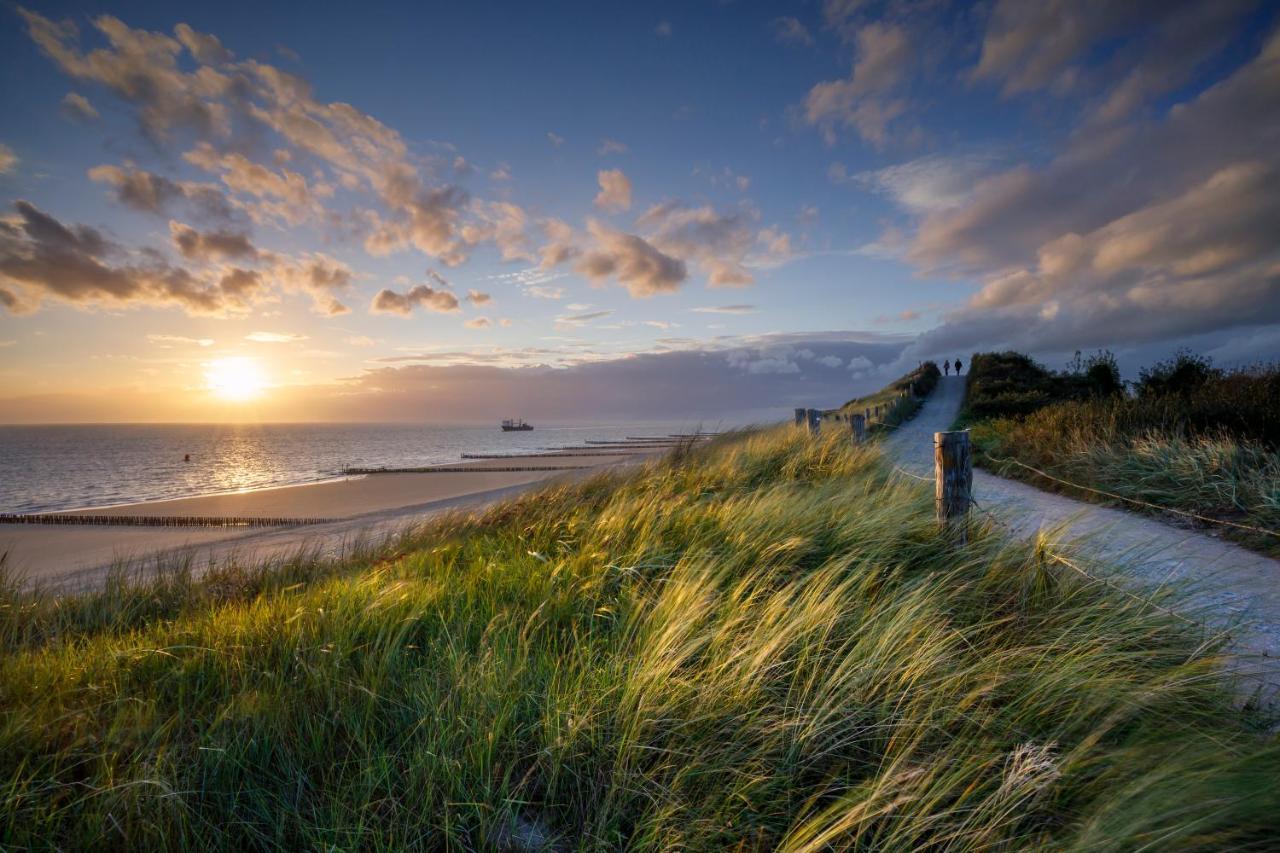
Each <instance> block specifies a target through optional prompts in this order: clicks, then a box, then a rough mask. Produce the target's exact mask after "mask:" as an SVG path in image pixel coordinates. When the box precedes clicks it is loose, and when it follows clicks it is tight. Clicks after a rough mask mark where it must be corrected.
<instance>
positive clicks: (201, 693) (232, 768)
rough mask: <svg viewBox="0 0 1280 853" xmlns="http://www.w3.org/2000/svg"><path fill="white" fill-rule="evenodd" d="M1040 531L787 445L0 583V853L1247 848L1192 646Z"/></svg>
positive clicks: (1221, 682)
mask: <svg viewBox="0 0 1280 853" xmlns="http://www.w3.org/2000/svg"><path fill="white" fill-rule="evenodd" d="M1053 547H1054V546H1051V545H1049V544H1048V543H1047V542H1036V543H1021V542H1011V541H1009V540H1007V539H1005V538H1003V535H1002V534H1001V533H1000V532H999V531H998V530H996V529H994V528H990V527H985V526H982V525H981V524H978V523H975V528H974V529H973V531H972V532H971V534H970V536H969V537H968V542H967V544H964V545H956V544H955V543H953V542H951V541H948V538H947V537H945V536H944V535H942V534H940V533H939V531H938V530H937V528H936V526H935V524H934V521H933V506H932V495H931V492H930V490H929V488H928V487H926V486H922V485H921V484H919V483H917V482H916V481H913V480H907V479H904V478H901V477H898V476H895V475H894V474H893V473H892V471H891V469H890V467H889V466H888V465H887V464H885V463H883V462H882V461H881V459H880V457H879V453H878V450H877V449H876V446H875V445H874V444H871V445H862V446H860V447H856V448H855V447H853V446H852V445H851V442H849V441H847V436H846V435H835V434H832V435H828V436H826V437H825V438H818V439H812V438H810V437H809V436H808V435H806V434H805V433H804V431H801V430H794V429H785V430H783V429H779V430H774V431H769V432H764V433H757V434H751V435H739V436H731V437H727V438H724V439H721V440H719V441H717V442H716V443H714V444H713V445H712V446H710V447H706V448H699V449H693V450H688V451H686V452H684V453H683V454H681V456H680V458H676V459H671V460H667V461H664V462H662V463H654V464H652V465H650V466H648V467H645V468H643V469H641V470H638V471H634V472H632V473H629V474H626V475H622V474H615V475H612V476H600V477H597V478H596V479H593V480H590V481H588V482H585V483H581V484H577V485H571V486H561V487H556V488H548V489H545V490H543V491H541V492H539V493H536V494H532V495H530V496H528V497H526V498H523V499H520V500H517V501H514V502H511V503H507V504H504V505H501V506H498V507H496V508H494V509H492V510H491V511H488V512H487V513H485V514H484V515H482V516H480V517H478V518H474V519H467V518H463V517H453V518H449V519H445V520H443V521H438V522H436V523H433V524H431V525H430V526H427V527H424V528H422V529H420V530H417V531H415V532H413V533H412V534H410V535H407V536H406V537H404V538H402V539H400V540H398V541H395V542H392V543H388V544H387V545H386V546H383V547H380V548H373V549H370V550H368V551H367V552H366V553H364V554H362V555H358V556H356V557H353V558H351V559H348V560H344V561H341V562H324V561H318V560H314V559H309V558H307V557H305V556H300V557H299V558H298V559H296V560H294V561H291V562H290V563H288V564H286V565H282V566H276V567H273V568H264V569H249V568H243V567H236V566H226V567H223V568H221V569H219V570H217V571H214V572H212V573H210V574H208V575H206V576H205V577H203V578H200V579H197V578H194V577H193V576H192V575H191V573H190V572H188V571H184V570H182V569H181V568H175V569H171V570H169V571H168V572H166V573H164V574H163V575H162V576H160V577H158V578H155V579H152V580H148V581H145V582H140V583H137V584H129V583H127V582H126V581H125V579H124V578H117V579H116V580H115V581H114V582H113V583H111V584H110V585H109V586H108V587H107V588H106V589H105V590H104V591H101V592H97V593H92V594H86V595H81V596H75V597H67V598H53V597H48V596H41V595H38V594H28V593H23V592H21V591H20V590H19V588H18V587H17V585H16V584H14V583H10V584H9V585H8V587H7V588H6V589H5V590H4V591H3V593H2V594H0V846H3V847H6V848H26V847H41V848H50V847H58V848H112V847H114V848H119V847H126V846H127V847H133V848H141V849H148V848H160V847H166V848H188V849H200V850H205V849H211V848H213V849H236V850H240V849H246V848H285V849H297V848H308V849H333V848H341V849H350V848H362V847H377V848H402V847H415V846H417V847H433V848H437V847H456V848H462V849H475V848H503V847H507V848H524V849H529V848H537V847H549V846H552V845H553V844H554V845H559V846H561V847H563V848H582V849H615V848H619V847H630V848H635V849H664V850H665V849H672V848H677V849H678V848H694V849H721V848H739V849H741V848H750V849H772V848H781V849H787V850H820V849H831V848H850V847H858V848H867V849H883V850H906V849H922V848H930V849H942V848H946V849H966V850H967V849H978V848H996V849H1018V850H1034V849H1044V850H1050V849H1051V850H1063V849H1090V850H1093V849H1115V850H1129V849H1138V848H1152V849H1153V848H1158V849H1162V850H1168V849H1210V848H1213V849H1221V848H1249V847H1253V848H1257V849H1261V848H1263V847H1265V846H1267V845H1268V844H1269V843H1271V842H1273V841H1274V839H1275V837H1276V832H1277V829H1280V827H1278V826H1277V815H1280V786H1277V785H1275V779H1276V778H1278V776H1277V774H1280V745H1278V744H1277V743H1276V741H1275V739H1274V737H1268V736H1266V735H1265V734H1263V733H1262V732H1263V731H1264V730H1265V727H1266V726H1268V725H1271V724H1272V723H1273V721H1271V720H1266V719H1261V718H1254V717H1252V716H1251V715H1249V714H1242V713H1241V712H1240V711H1238V710H1236V709H1234V708H1233V700H1234V696H1233V693H1232V691H1231V686H1230V685H1229V684H1228V683H1227V680H1226V678H1225V677H1224V675H1223V674H1222V672H1221V669H1220V664H1221V660H1220V658H1219V657H1218V653H1219V651H1220V649H1221V638H1217V639H1214V638H1210V639H1206V637H1205V636H1203V634H1202V632H1201V631H1200V630H1199V629H1197V628H1195V627H1192V626H1189V625H1188V624H1187V623H1185V622H1183V621H1180V620H1178V619H1175V618H1174V617H1172V616H1170V615H1168V614H1167V612H1166V611H1165V610H1164V609H1162V608H1161V607H1158V606H1157V607H1152V606H1150V605H1148V604H1147V603H1144V602H1143V601H1139V600H1136V599H1134V598H1132V597H1128V596H1125V595H1123V594H1121V593H1120V592H1119V591H1118V590H1116V589H1115V588H1114V587H1112V586H1110V585H1107V584H1104V583H1100V582H1097V581H1094V580H1092V579H1091V578H1089V577H1086V576H1082V575H1081V574H1079V573H1076V572H1074V571H1070V570H1068V569H1067V568H1065V567H1062V566H1061V565H1059V564H1058V563H1057V562H1056V561H1054V560H1051V559H1049V557H1050V556H1051V549H1052V548H1053ZM1085 565H1086V569H1087V570H1092V571H1094V572H1099V571H1102V570H1101V569H1100V568H1098V567H1092V566H1088V565H1087V564H1085ZM1161 595H1162V596H1167V595H1168V593H1167V592H1166V593H1162V594H1161ZM1161 600H1163V599H1161Z"/></svg>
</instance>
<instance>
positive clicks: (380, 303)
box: [369, 284, 458, 317]
mask: <svg viewBox="0 0 1280 853" xmlns="http://www.w3.org/2000/svg"><path fill="white" fill-rule="evenodd" d="M415 306H416V307H419V308H425V309H427V310H429V311H440V312H450V311H457V310H458V297H456V296H454V295H453V294H452V293H450V292H449V291H447V290H436V289H435V288H433V287H431V286H430V285H427V284H419V285H416V286H414V287H411V288H409V290H407V291H406V292H404V293H397V292H396V291H394V290H389V289H386V288H384V289H382V290H379V291H378V293H377V295H376V296H374V297H373V302H372V304H370V306H369V310H370V311H371V312H372V313H374V314H399V315H401V316H402V317H408V316H409V315H410V314H412V313H413V309H414V307H415Z"/></svg>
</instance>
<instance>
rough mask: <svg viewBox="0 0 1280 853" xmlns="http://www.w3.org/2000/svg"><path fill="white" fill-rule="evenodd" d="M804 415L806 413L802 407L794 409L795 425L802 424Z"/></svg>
mask: <svg viewBox="0 0 1280 853" xmlns="http://www.w3.org/2000/svg"><path fill="white" fill-rule="evenodd" d="M806 417H808V415H806V414H805V410H804V409H796V426H804V423H805V418H806Z"/></svg>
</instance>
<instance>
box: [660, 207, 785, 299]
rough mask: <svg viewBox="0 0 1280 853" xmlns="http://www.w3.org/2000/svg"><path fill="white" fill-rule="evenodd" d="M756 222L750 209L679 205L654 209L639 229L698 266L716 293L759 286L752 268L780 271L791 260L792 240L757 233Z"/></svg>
mask: <svg viewBox="0 0 1280 853" xmlns="http://www.w3.org/2000/svg"><path fill="white" fill-rule="evenodd" d="M757 217H758V214H757V213H756V212H755V211H754V210H753V209H751V208H744V209H741V210H740V211H739V212H737V213H720V212H719V211H717V210H715V209H714V208H712V207H711V206H709V205H703V206H700V207H690V206H688V205H686V204H684V203H683V202H678V201H676V202H667V203H665V204H659V205H654V206H653V207H651V208H649V209H648V210H647V211H645V213H644V215H643V216H641V217H640V219H639V220H638V222H637V224H638V225H640V227H641V229H642V230H643V231H644V232H645V234H646V235H647V239H648V240H649V242H651V243H652V244H653V245H654V246H655V247H657V248H658V249H660V250H661V251H663V252H665V253H666V254H668V255H671V256H673V257H676V258H679V259H681V260H684V261H691V262H693V263H696V264H697V266H698V268H699V270H700V271H702V272H703V273H704V274H705V275H706V276H707V283H708V284H709V285H710V286H711V287H742V286H745V285H748V284H751V283H752V282H753V281H754V280H755V278H754V276H753V275H752V273H751V271H750V269H749V267H751V266H772V265H776V264H778V263H782V262H784V261H785V260H787V259H788V258H789V257H790V255H791V239H790V236H789V235H787V234H784V233H783V232H781V231H779V230H778V229H776V228H764V229H758V228H757V227H756V222H755V220H756V218H757Z"/></svg>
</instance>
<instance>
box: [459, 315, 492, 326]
mask: <svg viewBox="0 0 1280 853" xmlns="http://www.w3.org/2000/svg"><path fill="white" fill-rule="evenodd" d="M462 325H464V326H466V327H467V328H468V329H487V328H489V327H490V326H492V325H493V321H492V320H490V319H489V318H488V317H474V318H472V319H470V320H468V321H467V322H465V323H463V324H462Z"/></svg>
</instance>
